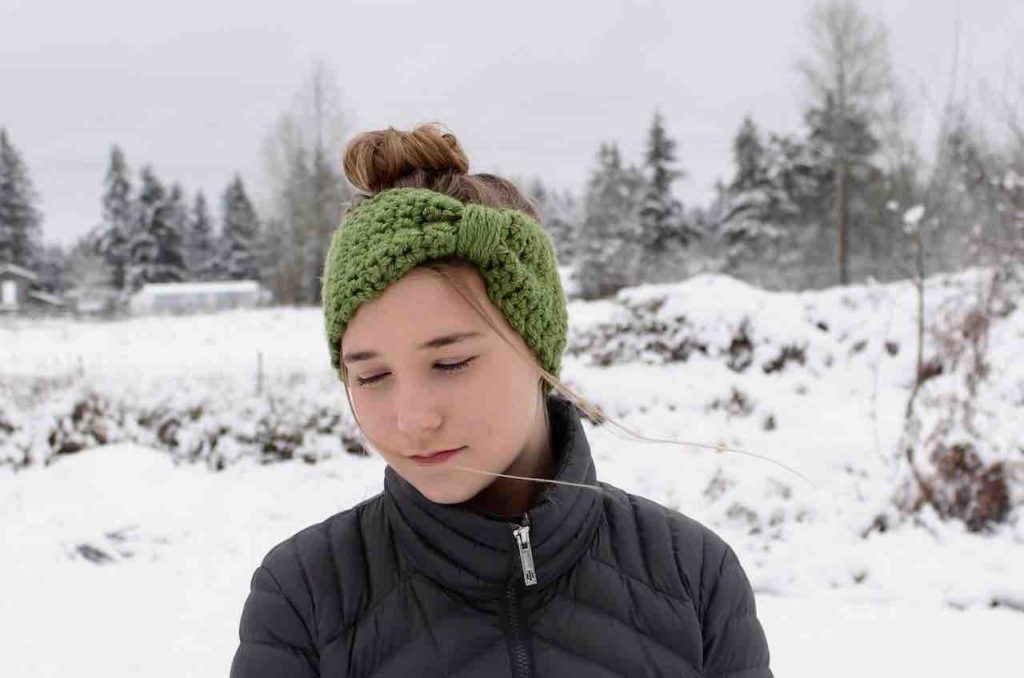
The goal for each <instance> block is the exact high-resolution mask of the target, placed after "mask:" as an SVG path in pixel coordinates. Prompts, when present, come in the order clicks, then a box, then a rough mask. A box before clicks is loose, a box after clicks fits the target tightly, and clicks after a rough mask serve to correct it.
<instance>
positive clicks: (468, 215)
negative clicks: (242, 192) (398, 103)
mask: <svg viewBox="0 0 1024 678" xmlns="http://www.w3.org/2000/svg"><path fill="white" fill-rule="evenodd" d="M450 256H456V257H459V258H461V259H464V260H466V261H468V262H470V263H472V264H475V265H476V267H477V268H478V269H479V270H480V273H481V274H482V275H483V278H484V282H485V283H486V286H487V295H488V296H489V297H490V298H491V300H492V301H493V302H494V303H495V305H496V306H497V307H498V308H499V309H500V310H501V312H502V313H503V314H504V315H505V317H506V318H507V319H508V322H509V324H510V325H511V326H512V327H513V328H514V329H515V330H516V332H518V333H519V335H520V336H522V338H523V340H524V341H525V342H526V344H527V345H528V346H529V347H530V348H531V349H532V350H533V352H534V354H535V355H536V356H537V360H538V362H539V363H540V365H541V366H542V367H543V368H544V369H545V370H547V371H548V372H549V373H551V374H552V375H554V376H556V377H557V376H558V373H559V368H560V366H561V362H562V351H563V350H564V349H565V342H566V334H567V332H568V325H569V321H568V313H567V311H566V301H565V293H564V292H563V290H562V283H561V281H560V280H559V277H558V269H557V263H556V258H555V248H554V245H553V243H552V241H551V236H550V235H548V233H547V231H545V230H544V228H543V227H542V226H541V225H540V224H538V223H537V222H536V221H535V220H534V219H532V218H530V217H529V216H528V215H526V214H525V213H523V212H520V211H518V210H514V209H509V208H501V207H488V206H485V205H475V204H469V205H467V204H464V203H462V202H461V201H459V200H456V199H455V198H452V197H450V196H447V195H444V194H442V193H437V192H435V191H431V190H427V189H423V188H393V189H389V190H386V191H382V192H380V193H378V194H376V195H375V196H373V197H372V198H368V199H366V200H364V201H362V202H361V203H359V204H358V205H356V206H355V207H354V208H353V209H352V210H351V211H350V212H349V213H348V215H347V216H346V218H345V220H344V221H343V222H342V224H341V226H340V227H338V229H337V230H336V231H335V232H334V236H333V237H332V238H331V248H330V251H328V253H327V259H326V261H325V262H324V274H323V295H322V296H323V308H324V323H325V327H326V331H327V350H328V351H329V352H330V355H331V365H332V366H333V367H334V369H335V370H340V367H341V364H340V358H339V355H338V353H339V343H340V340H341V337H342V335H343V334H344V333H345V326H346V325H347V324H348V322H349V320H351V318H352V316H353V314H354V313H355V312H356V309H357V308H358V307H359V305H360V304H362V303H364V302H367V301H370V300H372V299H374V298H376V297H378V296H380V295H381V294H382V293H383V292H384V289H385V288H386V287H387V286H388V285H389V284H391V283H393V282H396V281H397V280H399V279H400V278H402V276H404V275H405V274H406V273H408V272H409V271H410V270H411V269H412V268H413V267H415V266H417V265H419V264H421V263H423V262H425V261H427V260H429V259H438V258H443V257H450ZM339 376H341V374H340V371H339ZM342 378H343V377H342ZM546 390H547V389H545V391H546Z"/></svg>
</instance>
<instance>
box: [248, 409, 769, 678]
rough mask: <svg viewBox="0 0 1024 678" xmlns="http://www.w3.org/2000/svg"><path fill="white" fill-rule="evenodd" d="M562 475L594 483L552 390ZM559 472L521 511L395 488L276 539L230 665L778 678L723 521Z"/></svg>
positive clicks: (352, 672) (336, 676)
mask: <svg viewBox="0 0 1024 678" xmlns="http://www.w3.org/2000/svg"><path fill="white" fill-rule="evenodd" d="M548 411H549V415H550V421H551V429H552V451H553V453H554V454H555V455H556V464H557V468H558V472H557V475H556V478H557V479H559V480H566V481H570V482H576V483H586V484H597V479H596V471H595V468H594V463H593V460H592V458H591V454H590V448H589V445H588V443H587V440H586V437H585V435H584V430H583V428H582V425H581V422H580V418H579V414H578V412H577V410H576V408H575V407H574V406H573V405H572V404H571V403H569V402H568V401H566V400H564V399H562V398H560V397H558V396H557V395H554V394H553V395H551V396H549V397H548ZM599 485H600V487H601V488H602V489H603V491H600V492H599V491H595V490H593V489H586V488H578V487H572V486H567V485H547V486H546V487H545V490H544V492H543V493H542V494H541V496H540V499H539V500H538V502H537V503H536V504H535V505H534V507H533V508H531V509H530V510H529V511H527V512H526V513H525V514H524V515H522V516H520V517H519V519H518V520H509V519H507V518H501V517H498V516H494V515H489V514H482V513H477V512H473V511H470V510H469V509H467V508H465V507H463V506H460V505H440V504H434V503H432V502H430V501H429V500H428V499H426V498H425V497H424V496H423V495H422V494H420V493H419V492H418V491H417V490H416V489H415V488H414V487H413V486H412V485H410V484H409V483H407V482H406V481H404V480H403V479H402V478H401V477H400V476H398V475H397V474H396V473H394V471H393V470H392V469H391V468H390V467H388V468H387V469H386V470H385V476H384V490H383V492H382V493H381V494H378V495H377V496H375V497H373V498H371V499H368V500H366V501H364V502H362V503H360V504H358V505H356V506H354V507H352V508H350V509H348V510H346V511H343V512H341V513H339V514H337V515H335V516H333V517H331V518H328V519H327V520H325V521H324V522H322V523H320V524H317V525H313V526H311V527H308V528H306V529H305V530H303V531H301V532H299V533H298V534H296V535H294V536H293V537H291V538H289V539H287V540H286V541H284V542H282V543H281V544H278V545H277V546H275V547H274V548H273V549H272V550H271V551H270V552H269V553H268V554H267V556H266V557H265V558H264V560H263V562H262V564H261V565H260V566H259V567H258V568H257V569H256V572H255V574H254V575H253V578H252V582H251V590H250V593H249V596H248V599H247V600H246V602H245V606H244V608H243V611H242V619H241V625H240V631H239V636H240V640H241V642H240V644H239V646H238V649H237V651H236V653H235V657H234V661H233V662H232V665H231V676H232V678H279V677H280V678H286V677H287V678H310V677H312V676H323V677H325V678H327V677H331V678H340V677H342V676H350V677H356V676H360V677H361V676H374V677H375V678H390V677H392V676H396V677H397V676H403V677H405V676H417V677H420V676H423V677H426V676H485V677H490V676H495V677H499V676H557V677H563V676H570V677H571V676H587V677H591V676H593V677H595V678H596V677H603V676H630V677H637V676H687V677H693V676H704V677H706V678H712V677H713V678H724V677H726V676H730V677H732V678H761V677H764V676H771V675H772V673H771V670H770V669H769V662H768V659H769V657H768V645H767V641H766V639H765V635H764V631H763V630H762V628H761V624H760V622H759V621H758V618H757V616H756V611H755V606H754V596H753V593H752V591H751V588H750V584H749V582H748V580H747V577H746V575H745V574H744V571H743V569H742V567H741V566H740V563H739V561H738V560H737V558H736V555H735V553H734V552H733V551H732V549H731V548H730V547H729V546H728V545H727V544H726V543H725V542H723V541H722V539H721V538H719V537H718V536H717V535H716V534H714V533H713V532H712V531H710V530H709V529H707V528H706V527H704V526H703V525H701V524H700V523H697V522H696V521H694V520H692V519H690V518H687V517H686V516H684V515H682V514H680V513H678V512H676V511H673V510H670V509H668V508H665V507H663V506H661V505H659V504H657V503H655V502H652V501H649V500H647V499H644V498H642V497H638V496H634V495H631V494H628V493H626V492H624V491H622V490H620V489H618V488H615V487H613V486H611V485H608V484H606V483H599Z"/></svg>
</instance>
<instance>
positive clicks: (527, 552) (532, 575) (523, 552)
mask: <svg viewBox="0 0 1024 678" xmlns="http://www.w3.org/2000/svg"><path fill="white" fill-rule="evenodd" d="M523 522H525V523H526V524H525V525H521V526H519V527H517V528H516V529H514V530H513V531H512V535H513V536H514V537H515V540H516V546H517V547H518V548H519V560H520V561H522V564H523V581H524V582H526V585H527V586H533V585H534V584H536V583H537V570H536V569H535V568H534V566H533V550H532V549H531V548H530V525H529V518H526V519H525V520H524V521H523Z"/></svg>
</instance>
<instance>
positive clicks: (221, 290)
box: [128, 280, 271, 315]
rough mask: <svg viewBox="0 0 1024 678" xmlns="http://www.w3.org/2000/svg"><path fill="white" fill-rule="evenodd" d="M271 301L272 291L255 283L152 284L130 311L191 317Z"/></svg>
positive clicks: (135, 299)
mask: <svg viewBox="0 0 1024 678" xmlns="http://www.w3.org/2000/svg"><path fill="white" fill-rule="evenodd" d="M270 299H271V294H270V292H269V291H268V290H267V289H266V288H264V287H263V286H262V285H260V284H259V283H258V282H257V281H255V280H222V281H216V282H190V283H149V284H147V285H143V286H142V289H141V290H139V291H138V292H136V293H135V294H133V295H132V296H131V298H130V299H129V301H128V308H129V309H130V310H131V312H132V313H133V314H135V315H144V314H149V313H168V314H188V313H200V312H203V311H223V310H227V309H232V308H254V307H257V306H262V305H264V304H266V303H268V302H270Z"/></svg>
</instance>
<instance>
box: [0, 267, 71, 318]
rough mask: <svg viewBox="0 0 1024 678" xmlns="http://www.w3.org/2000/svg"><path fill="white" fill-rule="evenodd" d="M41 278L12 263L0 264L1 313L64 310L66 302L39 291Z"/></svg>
mask: <svg viewBox="0 0 1024 678" xmlns="http://www.w3.org/2000/svg"><path fill="white" fill-rule="evenodd" d="M38 286H39V276H37V275H36V274H35V273H34V272H33V271H30V270H29V269H27V268H25V267H24V266H18V265H17V264H11V263H0V313H47V312H53V311H62V310H64V301H63V300H62V299H61V298H60V297H58V296H56V295H54V294H50V293H48V292H46V291H44V290H41V289H37V288H38Z"/></svg>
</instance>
